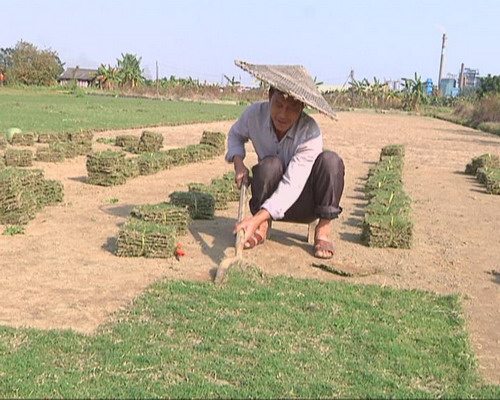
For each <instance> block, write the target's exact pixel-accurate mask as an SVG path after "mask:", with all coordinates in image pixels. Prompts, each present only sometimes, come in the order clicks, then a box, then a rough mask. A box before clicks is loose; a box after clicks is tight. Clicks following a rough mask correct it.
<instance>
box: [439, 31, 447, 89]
mask: <svg viewBox="0 0 500 400" xmlns="http://www.w3.org/2000/svg"><path fill="white" fill-rule="evenodd" d="M446 39H447V36H446V33H443V44H442V46H441V61H440V63H439V77H438V88H439V91H440V92H441V94H442V90H441V79H443V74H444V61H445V58H444V56H445V54H444V53H445V48H446Z"/></svg>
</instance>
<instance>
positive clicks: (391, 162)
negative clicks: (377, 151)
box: [365, 156, 403, 198]
mask: <svg viewBox="0 0 500 400" xmlns="http://www.w3.org/2000/svg"><path fill="white" fill-rule="evenodd" d="M402 174H403V158H402V156H381V157H380V162H379V163H378V164H377V165H376V166H375V167H372V168H370V170H369V171H368V179H367V181H366V184H365V193H366V196H367V197H368V198H371V197H373V196H374V195H375V194H376V192H377V191H378V190H379V189H381V188H382V187H389V186H394V185H396V186H400V185H401V184H402V181H401V177H402Z"/></svg>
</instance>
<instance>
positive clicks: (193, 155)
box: [185, 144, 217, 163]
mask: <svg viewBox="0 0 500 400" xmlns="http://www.w3.org/2000/svg"><path fill="white" fill-rule="evenodd" d="M185 150H186V157H187V162H188V163H193V162H200V161H204V160H209V159H210V158H213V157H215V156H216V153H217V149H216V148H215V147H214V146H210V145H208V144H192V145H189V146H186V147H185Z"/></svg>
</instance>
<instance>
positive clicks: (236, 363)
mask: <svg viewBox="0 0 500 400" xmlns="http://www.w3.org/2000/svg"><path fill="white" fill-rule="evenodd" d="M461 315H462V310H461V307H460V302H459V300H458V299H457V297H456V296H438V295H435V294H431V293H428V292H423V291H397V290H392V289H387V288H380V287H376V286H362V285H352V284H344V283H333V282H330V283H325V282H318V281H314V280H294V279H291V278H284V277H281V278H267V277H265V276H264V277H262V276H261V275H260V274H259V273H258V271H256V270H253V271H252V270H251V271H250V272H245V273H243V272H240V271H239V270H232V273H231V274H230V277H229V281H228V282H227V284H226V285H225V286H223V287H216V286H214V285H213V284H212V283H193V282H185V281H162V282H159V283H156V284H154V285H153V286H151V287H150V288H149V289H148V290H147V292H146V293H145V294H144V295H142V296H141V297H139V298H137V299H136V301H135V303H134V304H133V306H131V307H130V308H129V309H127V310H125V311H122V312H120V313H118V314H116V315H115V316H114V318H113V321H112V322H110V323H109V324H108V325H106V326H104V327H102V328H101V329H100V330H99V332H98V333H97V334H96V335H95V336H85V335H80V334H76V333H74V332H71V331H48V332H45V331H38V330H29V329H12V328H1V329H0V377H1V379H0V397H1V398H47V397H48V398H158V397H163V398H165V397H168V398H325V397H327V398H332V397H341V398H439V397H446V398H499V397H500V387H496V386H484V385H482V384H481V381H480V379H479V377H478V375H477V370H476V366H475V361H474V360H475V359H474V356H473V354H472V352H471V349H470V347H469V344H468V339H467V334H466V331H465V327H464V321H463V319H462V316H461Z"/></svg>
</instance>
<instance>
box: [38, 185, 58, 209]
mask: <svg viewBox="0 0 500 400" xmlns="http://www.w3.org/2000/svg"><path fill="white" fill-rule="evenodd" d="M42 192H43V196H42V197H41V198H40V200H39V203H40V204H41V205H43V206H51V205H54V204H57V203H61V202H62V201H63V199H64V186H63V184H62V183H61V182H59V181H56V180H53V179H45V180H43V182H42Z"/></svg>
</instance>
